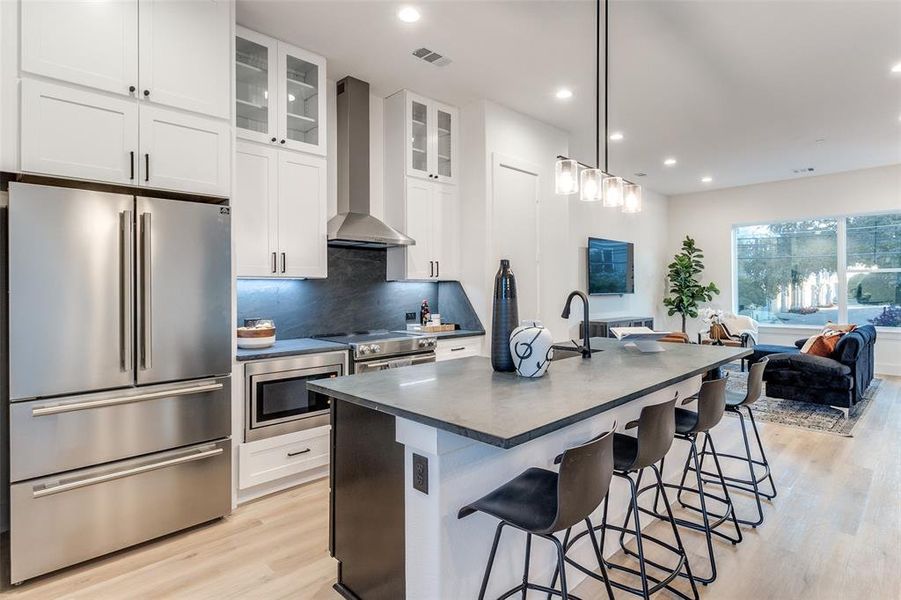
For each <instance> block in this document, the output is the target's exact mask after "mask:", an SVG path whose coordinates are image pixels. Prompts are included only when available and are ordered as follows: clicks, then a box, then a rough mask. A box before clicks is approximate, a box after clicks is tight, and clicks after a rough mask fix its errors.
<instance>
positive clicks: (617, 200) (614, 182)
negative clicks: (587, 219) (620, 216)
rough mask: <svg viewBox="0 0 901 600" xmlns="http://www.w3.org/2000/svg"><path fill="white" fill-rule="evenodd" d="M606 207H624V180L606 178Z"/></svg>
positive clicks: (620, 178) (611, 177)
mask: <svg viewBox="0 0 901 600" xmlns="http://www.w3.org/2000/svg"><path fill="white" fill-rule="evenodd" d="M603 187H604V206H612V207H616V206H622V205H623V178H622V177H614V176H610V177H605V178H604V186H603Z"/></svg>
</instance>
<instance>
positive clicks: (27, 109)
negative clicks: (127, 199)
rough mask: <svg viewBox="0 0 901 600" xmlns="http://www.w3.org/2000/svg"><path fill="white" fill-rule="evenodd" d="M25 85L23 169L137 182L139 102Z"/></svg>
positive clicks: (45, 85) (28, 82) (47, 85)
mask: <svg viewBox="0 0 901 600" xmlns="http://www.w3.org/2000/svg"><path fill="white" fill-rule="evenodd" d="M21 86H22V131H21V157H22V158H21V160H22V170H23V171H28V172H33V173H45V174H48V175H60V176H63V177H74V178H77V179H90V180H96V181H105V182H109V183H124V184H134V183H135V182H136V180H137V164H136V163H137V156H136V153H137V151H138V126H137V123H138V105H137V102H136V101H134V100H132V99H130V98H118V97H114V96H107V95H104V94H96V93H93V92H88V91H84V90H79V89H74V88H71V87H68V86H64V85H56V84H51V83H46V82H43V81H35V80H32V79H22V82H21Z"/></svg>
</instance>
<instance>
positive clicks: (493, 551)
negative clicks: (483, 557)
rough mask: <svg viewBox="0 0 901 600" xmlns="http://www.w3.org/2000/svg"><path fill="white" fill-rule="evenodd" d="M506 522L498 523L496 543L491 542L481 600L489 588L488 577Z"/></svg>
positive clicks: (480, 591) (480, 593)
mask: <svg viewBox="0 0 901 600" xmlns="http://www.w3.org/2000/svg"><path fill="white" fill-rule="evenodd" d="M504 525H506V523H505V522H504V521H501V522H500V523H498V524H497V531H496V532H495V533H494V543H493V544H491V552H490V553H489V554H488V564H487V565H485V576H484V577H483V578H482V587H481V589H479V600H484V598H485V590H487V589H488V578H489V577H491V567H493V566H494V556H495V554H497V545H498V543H499V542H500V541H501V531H502V530H503V529H504Z"/></svg>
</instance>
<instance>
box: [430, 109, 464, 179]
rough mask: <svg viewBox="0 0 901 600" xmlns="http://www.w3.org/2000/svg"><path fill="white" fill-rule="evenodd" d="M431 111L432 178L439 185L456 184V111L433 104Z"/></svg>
mask: <svg viewBox="0 0 901 600" xmlns="http://www.w3.org/2000/svg"><path fill="white" fill-rule="evenodd" d="M429 109H430V110H431V122H432V127H431V132H432V133H431V140H432V148H433V151H432V156H431V157H430V158H431V160H432V165H433V166H431V167H430V172H431V173H432V175H433V176H434V177H433V178H434V179H436V180H437V181H440V182H441V183H456V182H457V175H458V174H457V169H458V167H459V165H458V164H457V135H458V134H457V130H458V127H457V121H458V119H457V115H458V112H457V109H456V108H453V107H451V106H447V105H446V104H441V103H439V102H433V103H432V104H431V105H430V107H429Z"/></svg>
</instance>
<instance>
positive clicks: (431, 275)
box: [429, 260, 435, 277]
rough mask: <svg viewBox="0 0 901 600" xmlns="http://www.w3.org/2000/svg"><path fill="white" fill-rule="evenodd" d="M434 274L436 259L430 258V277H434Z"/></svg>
mask: <svg viewBox="0 0 901 600" xmlns="http://www.w3.org/2000/svg"><path fill="white" fill-rule="evenodd" d="M434 276H435V261H434V260H430V261H429V277H434Z"/></svg>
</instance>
